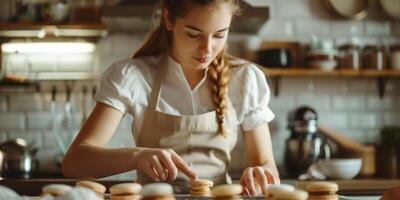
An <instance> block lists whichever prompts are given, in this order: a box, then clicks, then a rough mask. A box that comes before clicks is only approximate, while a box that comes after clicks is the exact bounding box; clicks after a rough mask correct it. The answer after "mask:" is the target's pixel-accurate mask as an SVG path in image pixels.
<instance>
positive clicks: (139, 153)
mask: <svg viewBox="0 0 400 200" xmlns="http://www.w3.org/2000/svg"><path fill="white" fill-rule="evenodd" d="M238 5H239V4H238V1H237V0H163V1H162V2H161V11H162V15H161V16H162V19H161V20H160V24H159V25H158V27H157V28H156V29H155V30H154V31H153V32H152V33H151V34H150V36H149V38H148V39H147V40H146V41H145V42H144V44H143V45H142V46H141V47H140V48H139V49H138V50H137V51H136V52H135V53H134V55H133V56H132V58H129V59H125V60H122V61H118V62H116V63H114V64H113V65H112V66H110V67H109V68H108V69H107V70H106V71H105V72H104V74H103V76H102V79H101V86H100V90H99V92H98V93H97V96H96V101H97V104H96V106H95V108H94V110H93V112H92V114H91V115H90V117H89V118H88V120H87V121H86V123H85V124H84V126H83V127H82V129H81V131H80V133H79V134H78V136H77V137H76V139H75V141H74V142H73V144H72V145H71V147H70V149H69V151H68V153H67V154H66V155H65V158H64V160H63V163H62V168H63V173H64V175H65V176H67V177H75V178H99V177H105V176H110V175H114V174H118V173H122V172H127V171H131V170H137V173H138V181H139V182H141V183H146V182H157V181H168V182H171V183H172V184H173V183H175V182H185V181H188V180H190V179H194V178H204V179H210V180H212V181H214V183H215V184H222V183H229V182H231V179H230V177H229V175H228V173H227V170H228V169H229V164H230V160H231V156H230V152H231V150H232V149H233V148H234V146H235V144H236V142H237V137H238V134H242V133H243V138H244V144H245V146H246V151H247V157H248V159H249V165H250V166H249V167H248V168H246V169H245V170H244V172H243V175H242V177H241V184H242V185H243V187H244V188H245V190H246V191H247V192H248V194H250V195H256V193H257V191H256V187H257V185H261V186H262V187H261V188H265V186H267V185H268V184H273V183H279V181H280V180H279V174H278V170H277V168H276V165H275V161H274V158H273V152H272V147H271V146H272V145H271V138H270V132H269V129H268V124H267V123H268V122H269V121H271V120H272V119H273V118H274V114H273V113H272V111H271V110H270V109H269V108H268V102H269V98H270V91H269V88H268V85H267V82H266V79H265V76H264V74H263V72H261V70H259V69H258V68H257V67H256V65H254V64H252V63H249V62H246V61H243V60H241V59H238V58H234V57H232V56H229V55H227V54H226V53H225V47H226V41H227V37H228V33H229V28H230V25H231V19H232V17H233V16H234V15H236V14H237V13H238V12H239V6H238ZM125 113H129V114H131V115H132V116H133V124H132V128H133V130H134V131H133V136H134V139H135V142H136V147H129V148H118V149H110V148H106V147H105V146H104V145H105V144H106V143H107V142H108V140H109V139H110V138H111V136H112V135H113V133H114V132H115V129H116V128H117V127H118V124H119V122H120V120H121V118H122V117H123V115H124V114H125Z"/></svg>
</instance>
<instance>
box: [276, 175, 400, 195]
mask: <svg viewBox="0 0 400 200" xmlns="http://www.w3.org/2000/svg"><path fill="white" fill-rule="evenodd" d="M330 181H333V182H336V183H337V184H338V185H339V194H341V195H351V196H353V195H382V193H383V192H384V191H385V190H387V189H390V188H394V187H399V186H400V179H352V180H330ZM308 182H309V181H298V180H282V183H287V184H291V185H294V186H296V187H298V188H302V189H305V187H306V185H307V183H308Z"/></svg>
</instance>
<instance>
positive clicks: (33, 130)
mask: <svg viewBox="0 0 400 200" xmlns="http://www.w3.org/2000/svg"><path fill="white" fill-rule="evenodd" d="M267 3H268V5H269V6H270V11H271V17H270V19H269V20H268V21H267V22H266V23H265V25H264V26H263V28H262V30H260V32H259V33H258V34H257V35H255V36H254V35H253V36H251V37H253V38H259V39H260V40H274V39H279V40H297V41H300V42H301V43H307V42H310V40H311V34H314V35H316V36H318V37H322V38H332V39H334V41H335V42H336V43H337V44H339V43H343V42H346V41H348V40H350V39H351V38H353V37H357V38H358V39H359V40H360V41H361V42H362V43H364V44H369V43H377V42H378V43H379V42H383V43H385V44H391V43H395V42H400V39H399V37H400V23H399V22H394V21H393V20H389V19H387V18H384V17H378V18H379V21H377V20H375V18H374V17H375V16H372V17H367V18H366V19H364V20H347V21H345V20H337V19H336V18H333V17H332V16H330V15H329V14H328V12H326V11H325V10H324V7H323V5H322V1H319V0H268V2H267ZM0 5H1V4H0ZM0 10H1V9H0ZM376 15H377V14H376ZM232 34H233V33H232ZM231 36H233V37H232V38H234V39H233V40H232V41H234V43H233V44H232V46H234V44H235V43H236V44H237V43H239V46H238V47H236V49H240V47H242V46H243V44H241V43H240V42H241V41H245V40H246V38H250V36H243V35H240V36H236V35H231ZM144 37H145V36H144V35H134V34H126V33H110V35H109V36H107V37H106V38H104V39H102V40H100V41H99V42H98V45H97V49H96V55H95V56H94V58H95V60H94V61H93V62H92V64H90V63H91V61H90V60H87V59H86V58H81V59H80V61H79V62H81V63H78V61H77V60H71V59H69V60H64V61H63V59H59V60H58V61H55V60H48V62H47V64H43V59H42V58H41V59H36V60H32V63H33V64H34V66H35V67H34V70H38V71H40V70H43V71H48V70H54V69H55V68H58V69H59V70H63V71H69V70H71V68H65V69H63V66H64V65H62V64H60V63H57V62H60V61H62V62H66V63H68V62H70V63H69V66H73V68H74V70H82V71H87V70H90V69H97V70H95V71H97V72H99V73H101V72H102V71H104V70H105V69H106V68H107V67H108V66H110V65H111V63H113V62H114V61H116V60H118V59H123V58H127V57H129V56H130V55H131V54H132V53H133V50H134V49H137V48H138V47H139V46H140V43H141V41H142V40H143V38H144ZM240 45H242V46H240ZM236 52H240V51H239V50H238V51H236ZM71 62H73V63H71ZM82 63H86V64H85V65H83V64H82ZM3 64H4V61H3ZM90 65H95V66H90ZM96 67H98V68H96ZM268 82H269V84H270V88H271V100H270V107H271V109H272V110H273V112H274V113H275V115H276V117H275V119H274V120H273V121H272V122H271V123H270V130H271V137H272V144H273V149H274V155H275V159H276V161H277V163H278V165H279V166H280V167H281V165H282V164H283V157H284V147H285V140H286V138H287V137H288V136H289V130H288V129H287V117H288V112H289V111H291V110H293V109H295V108H296V107H298V106H300V105H305V104H306V105H310V106H312V107H314V108H315V109H316V110H317V112H318V114H319V120H320V121H319V122H320V123H321V124H323V125H325V126H327V127H328V128H331V129H333V130H335V131H338V132H341V133H343V134H345V135H346V136H348V137H350V138H353V139H355V140H357V141H360V142H368V143H376V142H378V141H379V130H380V128H381V127H382V126H383V125H398V124H400V114H399V113H400V112H399V111H400V89H399V88H400V80H399V79H398V78H391V79H388V80H387V82H386V85H387V88H386V93H385V96H384V97H383V98H382V99H381V98H379V97H378V88H377V82H376V79H374V78H346V77H343V78H310V77H300V78H294V77H290V78H289V77H287V78H281V79H280V81H279V82H278V83H279V90H280V91H279V96H274V92H275V91H274V85H273V84H274V83H276V82H274V78H268ZM53 85H55V86H57V88H58V93H57V113H58V115H61V114H62V112H63V105H64V102H65V83H63V82H46V83H43V84H42V85H41V89H42V91H44V92H42V93H21V92H20V93H10V92H5V91H6V90H0V91H3V92H1V94H0V142H2V141H5V140H6V139H11V138H15V137H21V138H24V139H27V140H28V141H30V142H34V143H35V146H37V147H38V148H40V155H42V156H41V159H44V160H42V163H46V164H48V163H53V164H54V162H55V161H54V162H52V161H49V159H54V156H51V155H52V154H57V153H58V152H59V149H58V146H57V143H56V141H55V138H54V133H53V130H52V128H51V126H52V123H53V121H57V120H55V119H58V118H54V117H52V116H50V111H49V106H50V99H51V93H50V89H51V87H52V86H53ZM84 85H86V86H87V87H88V88H89V92H88V94H87V96H86V97H83V95H82V87H83V86H84ZM95 85H98V81H95V82H90V81H86V82H83V81H82V82H76V83H75V84H74V85H73V88H72V89H73V94H72V96H71V101H72V105H73V113H74V114H73V116H74V119H75V122H74V123H75V125H74V126H75V127H74V128H75V129H74V130H73V132H74V133H75V134H76V132H77V131H78V129H79V127H80V125H81V123H80V122H81V121H82V108H83V106H82V105H83V104H84V103H82V102H86V105H87V107H89V110H91V109H92V107H93V105H94V103H93V99H92V98H91V89H92V86H95ZM131 121H132V117H130V116H126V117H125V118H124V119H123V120H122V122H121V125H120V126H119V128H118V129H117V131H116V133H115V135H114V136H113V137H112V139H111V140H110V141H109V143H108V144H107V145H108V146H109V147H112V148H117V147H126V146H134V140H133V138H132V133H131ZM56 130H57V129H56ZM232 156H233V158H234V159H233V160H234V161H233V163H232V166H231V168H232V169H233V170H238V169H242V168H244V167H245V166H246V163H245V162H243V161H244V160H245V157H246V156H245V151H244V144H243V139H239V143H238V146H237V147H236V148H235V150H234V152H233V154H232ZM46 166H50V165H46ZM54 166H55V165H54ZM54 168H55V169H57V167H54ZM54 168H52V169H54ZM134 176H135V175H134V173H128V174H122V175H117V176H113V177H109V178H112V179H127V177H134Z"/></svg>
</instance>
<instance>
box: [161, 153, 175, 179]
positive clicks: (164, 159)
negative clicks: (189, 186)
mask: <svg viewBox="0 0 400 200" xmlns="http://www.w3.org/2000/svg"><path fill="white" fill-rule="evenodd" d="M159 158H160V161H161V164H162V165H163V166H164V167H165V168H166V170H167V175H168V181H174V180H175V179H176V177H177V176H178V169H177V168H176V166H175V164H174V162H173V161H172V159H171V154H162V156H160V157H159Z"/></svg>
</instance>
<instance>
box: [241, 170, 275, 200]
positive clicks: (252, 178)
mask: <svg viewBox="0 0 400 200" xmlns="http://www.w3.org/2000/svg"><path fill="white" fill-rule="evenodd" d="M240 184H241V185H242V186H243V190H244V191H243V193H244V194H245V195H252V196H254V195H260V194H261V193H262V194H266V188H267V186H268V185H269V184H280V180H279V175H278V172H277V170H276V169H275V170H274V169H271V168H269V167H266V166H256V167H248V168H246V169H245V170H244V171H243V174H242V177H241V178H240Z"/></svg>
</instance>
